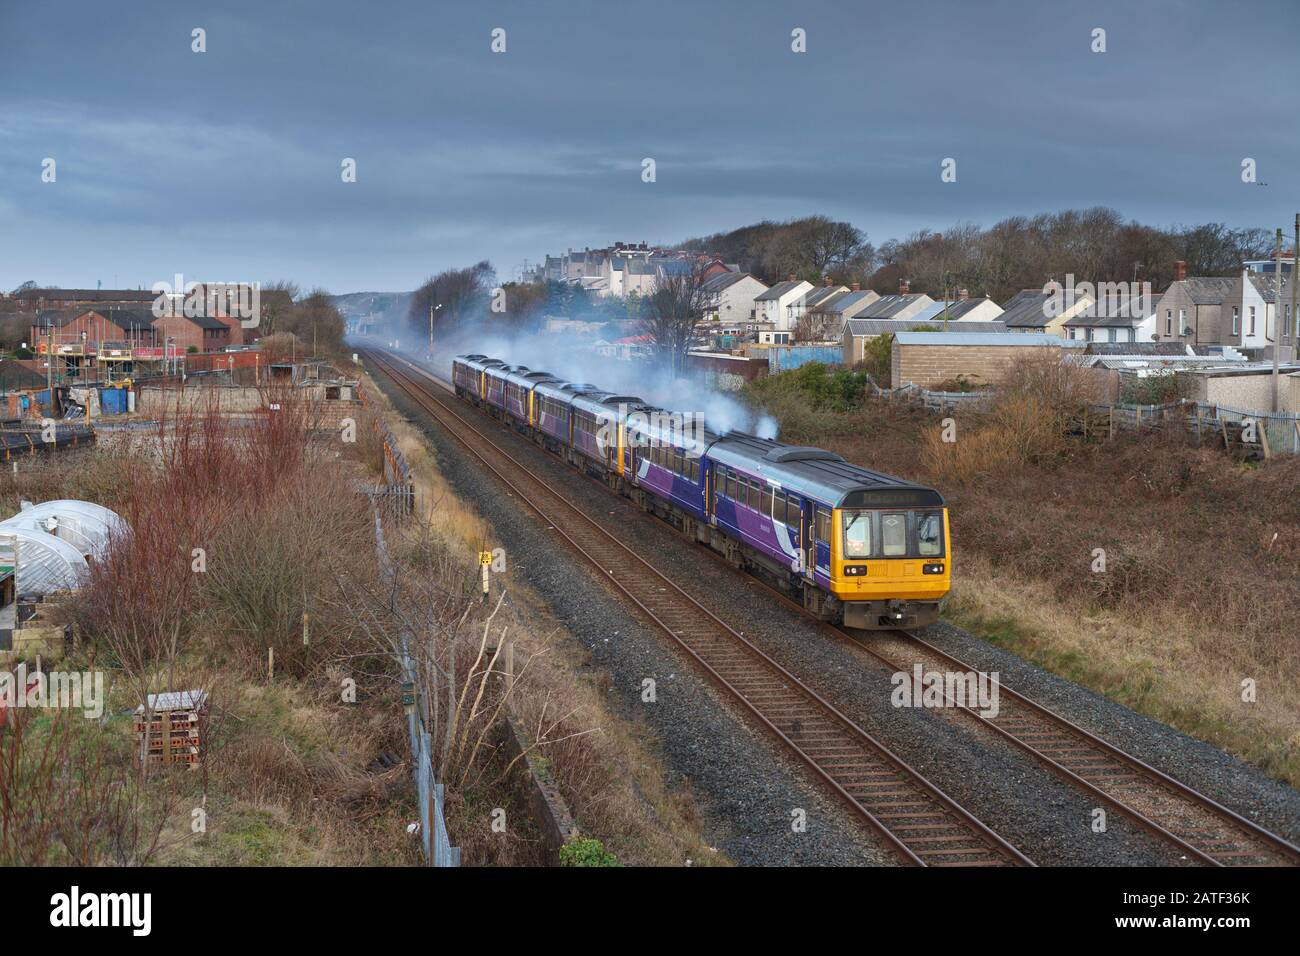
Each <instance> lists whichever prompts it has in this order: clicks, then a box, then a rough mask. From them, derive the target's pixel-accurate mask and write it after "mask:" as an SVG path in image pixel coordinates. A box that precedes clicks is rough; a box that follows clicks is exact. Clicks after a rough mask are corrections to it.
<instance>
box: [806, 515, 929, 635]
mask: <svg viewBox="0 0 1300 956" xmlns="http://www.w3.org/2000/svg"><path fill="white" fill-rule="evenodd" d="M833 520H834V528H835V533H834V534H832V535H831V542H830V544H831V555H830V570H831V574H830V590H831V593H833V594H834V595H835V597H836V598H837V599H838V600H839V602H840V605H841V607H842V609H843V615H844V625H845V626H846V627H852V628H859V629H863V630H881V629H885V628H914V627H925V626H926V625H927V624H933V623H935V622H936V621H938V620H939V608H940V601H941V600H942V599H943V598H944V597H945V596H946V595H947V594H948V591H949V589H950V587H951V582H952V549H951V545H950V542H951V540H952V539H951V537H950V536H949V534H948V509H947V508H943V507H927V508H921V509H903V508H898V509H850V508H836V509H835V510H834V512H833Z"/></svg>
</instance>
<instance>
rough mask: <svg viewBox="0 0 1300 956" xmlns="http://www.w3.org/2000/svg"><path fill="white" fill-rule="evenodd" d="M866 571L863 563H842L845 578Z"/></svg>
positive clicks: (858, 575) (856, 575) (862, 573)
mask: <svg viewBox="0 0 1300 956" xmlns="http://www.w3.org/2000/svg"><path fill="white" fill-rule="evenodd" d="M866 573H867V566H866V565H865V564H846V565H844V576H845V577H847V578H857V577H861V576H862V575H864V574H866Z"/></svg>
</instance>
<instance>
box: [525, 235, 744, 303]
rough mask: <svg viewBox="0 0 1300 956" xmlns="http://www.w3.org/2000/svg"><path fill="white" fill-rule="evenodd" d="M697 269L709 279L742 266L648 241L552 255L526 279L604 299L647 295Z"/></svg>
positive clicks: (619, 243)
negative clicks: (664, 281)
mask: <svg viewBox="0 0 1300 956" xmlns="http://www.w3.org/2000/svg"><path fill="white" fill-rule="evenodd" d="M697 270H698V271H699V272H701V273H702V274H703V275H704V277H705V278H706V279H707V278H711V277H713V276H715V275H719V274H723V273H729V272H730V273H736V272H738V270H739V266H737V265H734V264H732V265H728V264H727V263H724V262H723V261H722V260H721V259H718V258H716V257H714V256H709V255H700V254H697V253H691V252H685V251H683V250H679V249H677V250H674V249H663V248H660V247H657V246H651V245H649V244H647V243H645V242H638V243H624V242H616V243H614V244H613V245H611V246H607V247H605V248H602V249H592V248H590V247H587V248H585V249H582V250H580V251H576V252H575V251H574V250H573V249H569V250H568V251H567V252H565V254H564V255H562V256H551V255H548V256H546V257H545V259H544V260H543V262H542V263H541V264H540V265H538V266H537V267H535V268H534V269H533V270H531V271H530V272H528V273H526V274H525V275H524V279H525V281H532V282H562V283H567V284H569V285H575V286H578V287H580V288H582V289H585V290H586V291H587V292H589V293H591V294H593V295H596V296H600V297H602V298H603V297H606V296H619V297H627V296H647V295H650V294H651V293H652V292H654V290H655V287H656V285H657V284H658V282H659V281H660V280H661V279H662V278H664V277H665V276H668V275H681V274H683V273H692V272H695V271H697Z"/></svg>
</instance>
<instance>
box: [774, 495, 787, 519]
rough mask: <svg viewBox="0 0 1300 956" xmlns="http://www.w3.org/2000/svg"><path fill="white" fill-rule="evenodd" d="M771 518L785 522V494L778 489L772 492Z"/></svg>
mask: <svg viewBox="0 0 1300 956" xmlns="http://www.w3.org/2000/svg"><path fill="white" fill-rule="evenodd" d="M772 517H773V518H774V519H775V520H777V521H780V522H782V523H784V522H785V492H784V491H781V490H779V489H773V490H772Z"/></svg>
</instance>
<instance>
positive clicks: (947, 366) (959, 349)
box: [889, 340, 1061, 388]
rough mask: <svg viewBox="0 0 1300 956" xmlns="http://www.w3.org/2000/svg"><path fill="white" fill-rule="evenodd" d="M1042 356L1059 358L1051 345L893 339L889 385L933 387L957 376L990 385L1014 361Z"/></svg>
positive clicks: (973, 382) (1058, 351)
mask: <svg viewBox="0 0 1300 956" xmlns="http://www.w3.org/2000/svg"><path fill="white" fill-rule="evenodd" d="M1044 353H1046V354H1048V355H1051V356H1052V357H1053V358H1059V357H1060V355H1061V349H1060V347H1059V346H1055V345H1036V346H1026V345H900V344H899V343H898V341H897V340H895V342H894V348H893V352H892V356H891V359H890V375H889V385H890V387H891V388H898V387H899V386H900V385H906V384H907V383H909V382H911V383H912V384H914V385H919V386H921V387H922V388H934V387H935V386H936V385H938V384H939V383H941V382H947V381H950V380H952V379H955V378H957V376H959V375H961V376H965V377H966V378H967V379H969V380H970V381H971V383H972V384H974V385H976V386H980V385H992V384H996V383H997V382H999V381H1001V379H1002V376H1003V374H1004V373H1005V372H1006V370H1007V368H1009V367H1010V366H1011V364H1012V363H1013V362H1015V361H1016V360H1017V359H1019V358H1021V357H1023V356H1030V355H1040V354H1044Z"/></svg>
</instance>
